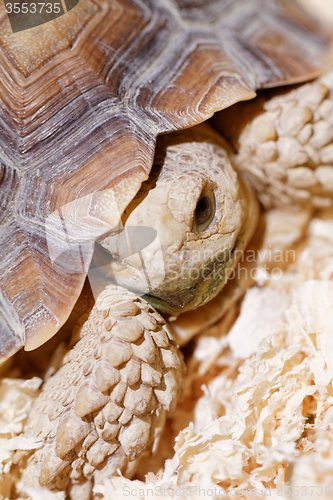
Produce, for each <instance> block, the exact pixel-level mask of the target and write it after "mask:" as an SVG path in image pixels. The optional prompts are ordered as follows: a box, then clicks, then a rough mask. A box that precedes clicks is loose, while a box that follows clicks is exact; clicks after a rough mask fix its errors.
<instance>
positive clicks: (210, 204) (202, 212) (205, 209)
mask: <svg viewBox="0 0 333 500" xmlns="http://www.w3.org/2000/svg"><path fill="white" fill-rule="evenodd" d="M214 213H215V203H214V196H209V195H208V194H204V195H202V196H201V197H200V199H199V201H198V203H197V206H196V208H195V213H194V218H195V224H196V227H197V230H198V231H204V230H205V229H206V228H207V227H208V225H209V224H210V222H211V221H212V219H213V217H214Z"/></svg>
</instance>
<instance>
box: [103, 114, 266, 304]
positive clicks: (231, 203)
mask: <svg viewBox="0 0 333 500" xmlns="http://www.w3.org/2000/svg"><path fill="white" fill-rule="evenodd" d="M257 216H258V207H257V202H256V200H255V198H254V196H253V195H252V192H250V190H249V188H247V186H245V185H244V183H243V182H242V180H241V179H240V178H239V176H238V175H237V173H236V171H235V170H234V169H233V167H232V165H231V162H230V159H229V156H228V147H227V146H226V144H225V143H224V141H223V139H221V137H219V136H218V135H217V134H216V133H215V132H214V131H213V130H212V129H211V128H210V127H209V126H208V125H206V124H205V125H199V126H197V127H194V128H193V129H191V130H187V131H183V132H180V133H174V134H170V135H166V136H162V137H161V138H160V140H159V142H158V146H157V153H156V157H155V162H154V166H153V169H152V174H151V176H150V178H149V180H148V181H147V182H145V183H144V184H143V186H142V188H141V190H140V191H139V193H138V194H137V196H136V197H135V198H134V200H133V202H132V203H131V204H130V205H129V206H128V208H127V210H126V211H125V212H124V216H123V226H124V231H123V232H119V233H118V234H112V235H109V236H107V237H103V239H102V240H100V243H101V245H102V246H103V247H104V248H105V249H107V250H108V251H109V252H110V254H112V256H113V258H114V259H112V262H111V261H109V265H107V264H106V265H103V266H102V265H101V262H100V264H98V260H95V265H96V266H97V267H98V266H99V269H101V268H103V270H104V271H105V272H106V275H107V277H108V278H110V277H112V278H113V279H114V280H115V281H116V283H117V284H119V285H122V286H124V287H126V288H129V289H131V290H135V291H136V292H137V293H139V294H141V295H143V294H145V296H146V298H147V300H149V301H150V302H151V303H152V304H153V305H154V306H155V307H157V308H158V309H160V310H162V311H164V312H171V313H176V314H177V313H180V312H184V311H187V310H191V309H194V308H196V307H198V306H200V305H202V304H204V303H206V302H207V301H208V300H210V299H211V298H213V297H214V296H215V295H216V294H217V293H218V292H219V291H220V290H221V288H222V287H223V286H224V284H225V282H226V281H227V279H228V275H229V274H230V272H231V271H232V269H233V268H234V266H235V265H236V263H237V261H238V259H239V257H240V255H241V252H242V250H243V249H244V247H245V246H246V245H247V243H248V241H249V239H250V237H251V236H252V234H253V231H254V229H255V227H256V223H257ZM149 229H150V231H149ZM140 230H141V231H140ZM93 288H94V287H93Z"/></svg>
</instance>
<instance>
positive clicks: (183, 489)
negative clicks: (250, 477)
mask: <svg viewBox="0 0 333 500" xmlns="http://www.w3.org/2000/svg"><path fill="white" fill-rule="evenodd" d="M123 496H124V497H129V498H135V497H138V498H140V497H145V498H149V497H150V498H155V497H169V498H177V497H182V498H186V497H189V498H190V497H193V496H195V497H201V498H223V497H236V498H242V497H246V498H249V497H250V498H251V497H252V498H255V497H256V498H258V497H259V496H261V497H270V496H272V488H271V487H269V488H264V489H261V490H260V489H259V490H258V489H257V488H243V489H242V488H230V489H228V491H226V490H225V489H224V488H220V487H219V486H214V488H202V487H201V486H195V485H193V486H179V487H177V488H171V487H166V486H155V487H153V488H151V487H147V488H132V487H130V486H124V488H123Z"/></svg>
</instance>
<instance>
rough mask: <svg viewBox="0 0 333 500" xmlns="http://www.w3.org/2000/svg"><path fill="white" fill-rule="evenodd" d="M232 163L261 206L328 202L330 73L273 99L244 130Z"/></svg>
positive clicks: (332, 138)
mask: <svg viewBox="0 0 333 500" xmlns="http://www.w3.org/2000/svg"><path fill="white" fill-rule="evenodd" d="M238 143H239V149H238V154H237V156H236V163H237V165H238V166H239V168H240V170H241V172H242V173H244V176H245V177H246V178H247V180H248V181H249V182H250V184H251V185H252V186H253V187H254V188H255V189H256V191H257V193H258V197H259V199H260V201H261V202H262V203H263V204H264V205H265V206H266V207H270V206H274V205H295V204H300V205H303V204H311V205H313V206H315V207H323V206H331V205H332V200H333V197H332V195H333V73H332V72H331V73H328V74H326V75H325V76H324V77H322V78H321V79H318V80H316V81H314V82H312V83H309V84H307V85H302V86H300V87H298V88H296V89H294V90H292V91H289V92H288V93H284V94H282V95H280V96H276V97H274V98H273V99H271V100H269V101H267V102H266V103H265V104H264V108H263V113H261V114H259V115H258V116H257V117H256V118H255V119H254V120H253V121H252V122H251V123H249V124H248V125H247V126H246V127H245V128H244V130H243V132H242V134H241V135H240V137H239V140H238Z"/></svg>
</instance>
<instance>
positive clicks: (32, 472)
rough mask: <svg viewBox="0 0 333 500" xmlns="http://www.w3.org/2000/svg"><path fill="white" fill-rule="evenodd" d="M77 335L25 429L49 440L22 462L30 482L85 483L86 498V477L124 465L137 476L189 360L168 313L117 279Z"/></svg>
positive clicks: (94, 477)
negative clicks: (170, 325) (164, 314)
mask: <svg viewBox="0 0 333 500" xmlns="http://www.w3.org/2000/svg"><path fill="white" fill-rule="evenodd" d="M78 337H79V338H78V341H77V343H76V344H75V346H74V348H73V349H71V350H69V351H68V352H67V353H66V355H65V356H64V358H63V361H62V366H61V367H60V369H59V370H58V371H57V372H56V373H55V374H54V375H53V376H52V377H50V378H49V379H48V380H47V381H46V382H45V384H44V386H43V387H42V391H41V393H40V395H39V397H38V398H37V399H36V400H35V402H34V405H33V409H32V411H31V413H30V415H29V419H28V422H27V424H26V427H25V435H26V436H31V435H33V436H35V437H38V438H40V439H42V440H43V447H42V448H41V449H40V450H37V451H36V452H35V453H34V454H33V455H32V456H30V457H29V458H28V460H25V465H23V464H22V467H24V470H23V482H24V483H25V484H30V485H38V484H39V485H41V486H46V485H47V486H49V487H59V488H61V489H67V491H68V490H72V492H73V495H71V497H72V498H76V497H77V494H76V495H75V494H74V492H75V491H76V492H78V491H80V492H81V493H80V495H81V497H80V498H81V499H82V498H83V497H82V494H83V490H82V488H85V489H86V488H87V481H90V483H91V485H92V482H93V481H94V482H97V483H98V482H100V481H101V480H102V478H103V477H110V476H112V475H115V474H117V471H118V470H120V471H122V472H123V473H124V474H126V475H127V476H131V475H132V474H133V473H134V471H135V468H136V465H137V463H138V459H139V458H140V456H141V455H142V454H143V453H144V452H145V450H148V451H150V452H151V451H153V450H154V449H155V446H156V444H157V441H158V438H159V435H160V433H161V430H162V429H163V425H164V421H165V418H166V412H167V411H170V410H173V409H174V408H175V405H176V402H177V398H178V396H179V393H180V385H181V384H180V380H181V376H182V370H183V361H182V356H181V353H180V351H179V350H178V348H177V346H176V343H175V341H174V340H173V338H172V335H171V333H170V330H169V329H168V327H167V325H166V324H165V322H164V321H163V319H162V317H161V316H160V315H159V314H158V313H157V312H156V311H155V310H154V309H153V308H152V307H151V306H150V305H149V304H148V303H147V302H146V301H145V300H144V299H142V298H138V297H137V296H136V295H134V294H133V293H131V292H128V291H127V290H125V289H122V288H119V287H115V286H112V285H111V286H108V287H107V288H106V289H105V290H104V291H103V292H102V293H101V294H100V295H99V297H98V299H97V301H96V303H95V305H94V307H93V309H92V311H91V313H90V315H89V318H88V320H87V321H86V322H85V323H84V325H83V326H82V328H81V330H80V332H79V334H78ZM80 485H81V487H80ZM87 493H88V492H87ZM89 495H90V492H89ZM89 495H87V498H89Z"/></svg>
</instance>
